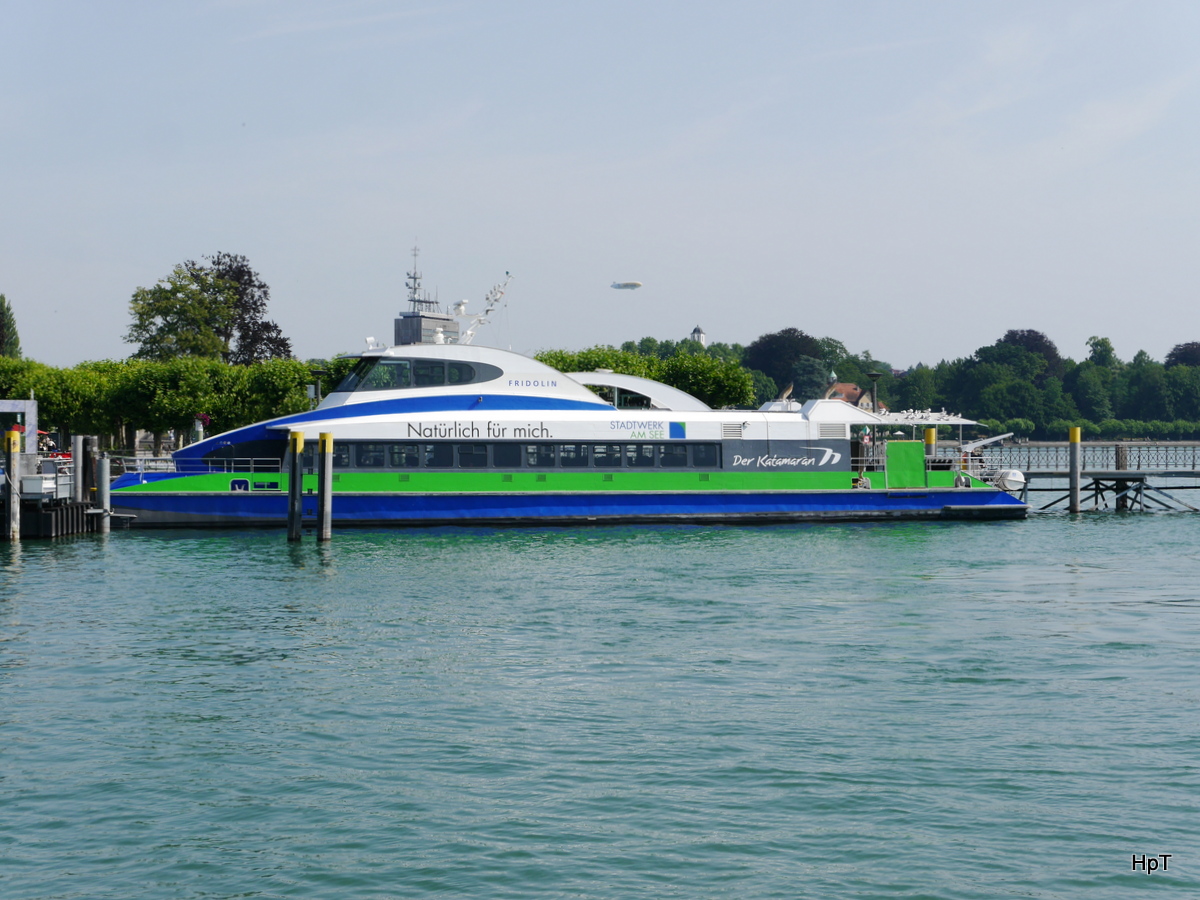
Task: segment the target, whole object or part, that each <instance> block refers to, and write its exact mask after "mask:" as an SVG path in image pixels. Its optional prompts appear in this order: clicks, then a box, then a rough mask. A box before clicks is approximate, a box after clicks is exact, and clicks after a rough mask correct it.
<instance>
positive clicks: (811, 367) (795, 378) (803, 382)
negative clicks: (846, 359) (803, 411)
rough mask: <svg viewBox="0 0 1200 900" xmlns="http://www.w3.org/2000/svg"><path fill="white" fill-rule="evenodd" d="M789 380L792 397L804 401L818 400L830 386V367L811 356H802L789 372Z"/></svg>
mask: <svg viewBox="0 0 1200 900" xmlns="http://www.w3.org/2000/svg"><path fill="white" fill-rule="evenodd" d="M788 381H790V382H791V385H792V399H793V400H798V401H800V402H801V403H803V402H804V401H806V400H817V399H820V397H821V396H822V395H823V394H824V393H825V388H826V387H828V383H829V378H828V369H827V368H826V366H825V363H824V362H822V361H821V360H819V359H813V358H812V357H811V356H801V357H800V358H799V359H798V360H796V363H795V365H793V366H792V371H791V372H790V373H788Z"/></svg>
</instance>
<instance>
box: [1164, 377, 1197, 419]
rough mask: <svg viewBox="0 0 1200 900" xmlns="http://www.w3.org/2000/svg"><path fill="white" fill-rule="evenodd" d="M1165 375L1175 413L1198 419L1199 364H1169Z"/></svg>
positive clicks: (1186, 417)
mask: <svg viewBox="0 0 1200 900" xmlns="http://www.w3.org/2000/svg"><path fill="white" fill-rule="evenodd" d="M1166 375H1167V392H1168V393H1169V394H1170V397H1171V407H1172V408H1173V409H1174V410H1175V415H1177V416H1182V417H1183V418H1184V419H1187V420H1188V421H1195V420H1196V419H1200V366H1188V365H1175V366H1169V367H1168V368H1167V372H1166Z"/></svg>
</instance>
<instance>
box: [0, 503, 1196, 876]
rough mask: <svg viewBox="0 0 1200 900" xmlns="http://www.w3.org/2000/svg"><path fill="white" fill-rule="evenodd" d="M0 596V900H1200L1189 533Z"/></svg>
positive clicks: (1042, 534) (833, 533)
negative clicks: (1138, 860)
mask: <svg viewBox="0 0 1200 900" xmlns="http://www.w3.org/2000/svg"><path fill="white" fill-rule="evenodd" d="M0 564H2V566H3V575H2V576H0V577H2V578H3V584H2V591H0V896H2V897H4V898H6V900H25V898H202V897H203V898H212V897H222V898H224V897H254V898H258V897H321V898H326V897H329V898H334V897H336V898H364V897H425V896H439V897H488V898H526V897H546V898H629V897H646V898H650V897H655V898H657V897H679V898H694V897H725V896H731V895H732V896H736V897H738V898H739V900H755V898H767V897H778V898H795V897H814V898H837V897H929V898H947V900H963V898H993V897H1022V898H1068V897H1070V898H1074V897H1089V898H1121V900H1124V898H1129V897H1141V896H1162V897H1183V896H1197V895H1200V837H1198V833H1200V808H1198V807H1200V777H1198V773H1200V578H1198V576H1200V515H1195V514H1190V513H1179V514H1171V513H1161V514H1131V515H1119V514H1113V513H1102V514H1094V515H1083V516H1075V517H1071V516H1067V515H1065V514H1064V515H1051V514H1045V515H1042V516H1037V517H1032V518H1030V519H1029V520H1028V521H1025V522H1008V523H994V524H985V523H946V524H931V523H912V524H888V525H817V526H797V527H770V528H700V527H644V528H636V527H626V528H590V529H557V530H550V531H546V530H538V531H533V530H507V531H505V530H483V529H479V530H465V529H437V530H420V531H393V532H367V531H342V532H339V533H337V534H335V536H334V541H333V543H332V545H329V546H325V547H318V546H317V545H316V544H315V543H314V542H313V539H312V538H311V537H307V538H306V539H305V541H304V542H303V544H301V545H299V546H296V545H291V546H289V545H288V544H287V542H286V541H285V539H284V534H283V533H282V532H281V531H273V532H265V531H262V532H258V531H246V532H197V531H187V532H158V533H154V532H145V533H143V532H137V531H133V532H114V533H113V534H111V535H110V536H108V537H107V538H104V537H102V536H99V535H89V536H83V537H79V538H72V539H65V540H59V541H56V542H50V541H45V542H34V541H27V542H25V543H24V544H23V545H21V546H19V547H13V546H8V545H0ZM1159 854H1170V857H1169V860H1168V861H1167V869H1166V871H1165V872H1164V871H1162V870H1161V868H1160V869H1159V871H1156V872H1152V873H1143V872H1142V871H1141V870H1140V869H1139V870H1138V871H1133V870H1132V865H1131V859H1132V857H1133V856H1134V855H1137V856H1139V857H1140V856H1141V855H1146V856H1147V858H1148V859H1149V858H1154V857H1157V856H1158V855H1159ZM1160 865H1161V863H1160Z"/></svg>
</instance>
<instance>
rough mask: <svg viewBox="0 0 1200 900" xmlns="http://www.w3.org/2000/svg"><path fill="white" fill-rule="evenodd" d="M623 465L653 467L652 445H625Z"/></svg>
mask: <svg viewBox="0 0 1200 900" xmlns="http://www.w3.org/2000/svg"><path fill="white" fill-rule="evenodd" d="M625 465H627V466H635V467H636V466H652V465H654V445H653V444H626V445H625Z"/></svg>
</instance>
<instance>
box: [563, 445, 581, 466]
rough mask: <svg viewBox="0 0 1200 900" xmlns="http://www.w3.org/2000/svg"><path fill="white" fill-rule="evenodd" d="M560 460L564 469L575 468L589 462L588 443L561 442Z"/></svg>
mask: <svg viewBox="0 0 1200 900" xmlns="http://www.w3.org/2000/svg"><path fill="white" fill-rule="evenodd" d="M558 461H559V463H560V464H561V465H562V467H563V468H564V469H574V468H578V467H579V466H586V465H587V464H588V445H587V444H559V445H558Z"/></svg>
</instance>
